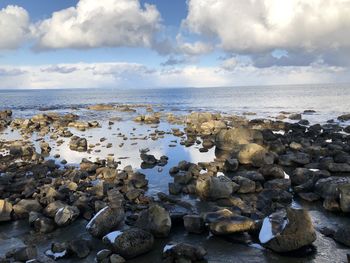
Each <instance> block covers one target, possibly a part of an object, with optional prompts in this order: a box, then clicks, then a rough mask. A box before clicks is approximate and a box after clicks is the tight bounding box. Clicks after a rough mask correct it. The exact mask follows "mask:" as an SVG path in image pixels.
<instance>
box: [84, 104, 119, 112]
mask: <svg viewBox="0 0 350 263" xmlns="http://www.w3.org/2000/svg"><path fill="white" fill-rule="evenodd" d="M88 109H89V110H95V111H108V110H114V106H113V105H108V104H96V105H91V106H89V107H88Z"/></svg>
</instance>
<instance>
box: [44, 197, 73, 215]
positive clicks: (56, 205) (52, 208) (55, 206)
mask: <svg viewBox="0 0 350 263" xmlns="http://www.w3.org/2000/svg"><path fill="white" fill-rule="evenodd" d="M65 206H67V204H66V203H63V202H62V201H54V202H52V203H50V204H48V205H47V206H46V207H45V209H44V211H43V213H44V214H45V215H47V216H48V217H55V215H56V213H57V211H58V210H59V209H61V208H64V207H65Z"/></svg>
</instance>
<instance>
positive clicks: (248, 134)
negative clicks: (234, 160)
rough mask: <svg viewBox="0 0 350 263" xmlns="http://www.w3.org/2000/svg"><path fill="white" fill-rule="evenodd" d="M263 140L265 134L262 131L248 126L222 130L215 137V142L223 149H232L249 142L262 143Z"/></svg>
mask: <svg viewBox="0 0 350 263" xmlns="http://www.w3.org/2000/svg"><path fill="white" fill-rule="evenodd" d="M262 141H263V136H262V133H261V132H260V131H258V130H253V129H248V128H234V129H229V130H221V131H220V132H219V133H218V134H217V136H216V138H215V144H216V146H217V147H218V149H221V150H232V149H234V148H237V146H240V145H244V144H249V143H258V144H260V143H262Z"/></svg>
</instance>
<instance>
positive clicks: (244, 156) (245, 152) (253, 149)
mask: <svg viewBox="0 0 350 263" xmlns="http://www.w3.org/2000/svg"><path fill="white" fill-rule="evenodd" d="M238 161H239V163H241V164H252V165H253V166H255V167H262V166H264V165H271V164H273V163H274V156H273V155H272V154H271V153H269V152H268V151H267V150H265V148H264V147H262V146H260V145H258V144H256V143H249V144H246V145H244V146H243V147H242V149H241V150H240V151H239V154H238Z"/></svg>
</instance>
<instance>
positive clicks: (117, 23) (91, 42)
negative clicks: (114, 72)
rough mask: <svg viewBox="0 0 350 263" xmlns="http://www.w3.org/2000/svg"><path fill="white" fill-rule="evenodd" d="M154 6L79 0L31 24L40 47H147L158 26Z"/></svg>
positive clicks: (116, 0)
mask: <svg viewBox="0 0 350 263" xmlns="http://www.w3.org/2000/svg"><path fill="white" fill-rule="evenodd" d="M160 20H161V17H160V13H159V12H158V10H157V8H156V7H155V6H154V5H149V4H145V5H144V7H143V6H141V5H140V2H139V0H103V1H96V0H80V1H79V2H78V4H77V6H76V7H70V8H67V9H63V10H60V11H57V12H54V13H53V14H52V16H51V17H50V18H49V19H46V20H43V21H39V22H38V23H37V24H36V25H34V26H32V31H33V34H34V35H35V37H36V38H37V39H38V43H37V47H38V48H41V49H51V48H53V49H58V48H96V47H120V46H127V47H136V46H144V47H150V46H151V45H152V42H153V40H154V36H155V33H156V32H157V31H158V30H159V28H160Z"/></svg>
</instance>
